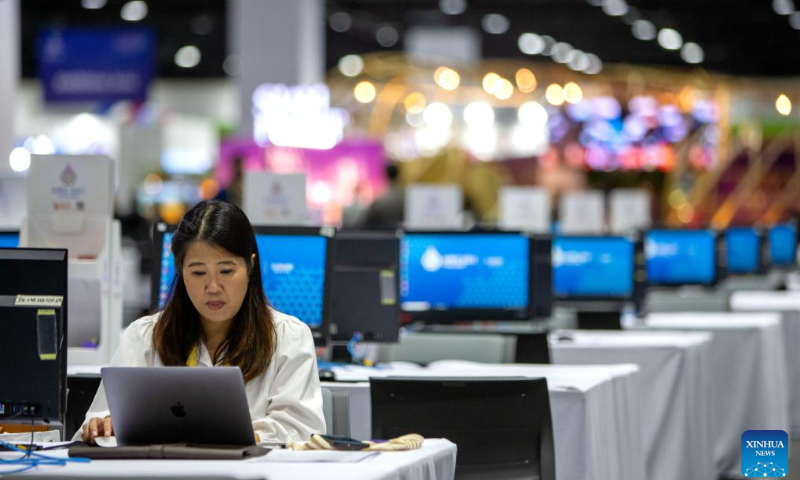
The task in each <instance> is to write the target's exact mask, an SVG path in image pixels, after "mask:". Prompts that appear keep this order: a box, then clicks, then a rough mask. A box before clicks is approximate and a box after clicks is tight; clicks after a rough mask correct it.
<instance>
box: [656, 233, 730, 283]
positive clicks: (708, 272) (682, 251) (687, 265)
mask: <svg viewBox="0 0 800 480" xmlns="http://www.w3.org/2000/svg"><path fill="white" fill-rule="evenodd" d="M715 252H716V245H715V238H714V234H713V233H712V232H710V231H706V230H674V231H673V230H651V231H650V232H648V233H647V238H646V240H645V255H646V257H647V278H648V280H649V282H650V283H653V284H665V285H682V284H711V283H713V282H714V278H715V276H716V266H717V261H716V255H715Z"/></svg>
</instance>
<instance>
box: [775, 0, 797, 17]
mask: <svg viewBox="0 0 800 480" xmlns="http://www.w3.org/2000/svg"><path fill="white" fill-rule="evenodd" d="M772 9H773V10H775V13H777V14H778V15H791V14H792V13H794V2H793V1H792V0H772Z"/></svg>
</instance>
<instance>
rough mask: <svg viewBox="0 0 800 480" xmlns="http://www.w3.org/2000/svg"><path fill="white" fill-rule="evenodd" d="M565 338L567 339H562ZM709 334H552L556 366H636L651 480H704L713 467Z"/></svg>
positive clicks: (579, 332) (646, 454) (643, 439)
mask: <svg viewBox="0 0 800 480" xmlns="http://www.w3.org/2000/svg"><path fill="white" fill-rule="evenodd" d="M566 338H569V339H566ZM710 342H711V335H709V334H706V333H695V334H683V333H667V332H632V331H625V332H607V331H566V332H556V333H554V334H552V335H551V346H550V354H551V357H552V359H553V362H554V363H557V364H565V363H569V364H590V363H600V364H606V363H635V364H637V365H639V367H640V369H641V371H640V373H639V375H638V376H637V377H636V378H637V380H638V392H639V393H638V400H639V409H640V412H641V424H640V427H641V439H642V447H643V448H642V450H643V453H644V456H645V457H646V459H647V477H648V478H649V479H650V480H678V479H680V480H684V479H697V480H707V479H710V478H715V477H716V472H715V471H714V463H713V449H712V444H713V442H712V436H711V435H712V431H713V426H712V425H711V423H710V422H711V419H712V416H711V413H710V407H711V403H710V395H709V392H708V385H709V382H710V380H709V371H708V362H709V346H710Z"/></svg>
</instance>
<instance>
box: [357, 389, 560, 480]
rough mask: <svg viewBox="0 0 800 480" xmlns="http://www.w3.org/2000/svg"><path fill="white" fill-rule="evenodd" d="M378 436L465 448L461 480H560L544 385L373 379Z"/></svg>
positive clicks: (458, 468) (459, 462)
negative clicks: (428, 440)
mask: <svg viewBox="0 0 800 480" xmlns="http://www.w3.org/2000/svg"><path fill="white" fill-rule="evenodd" d="M370 394H371V399H372V435H373V436H374V437H375V438H383V439H386V438H393V437H397V436H400V435H404V434H407V433H419V434H420V435H423V436H424V437H427V438H440V437H441V438H447V439H449V440H450V441H452V442H454V443H455V444H456V445H457V446H458V457H457V461H456V477H457V478H460V479H461V478H486V479H489V478H492V479H497V478H535V479H539V480H554V479H555V452H554V444H553V428H552V422H551V418H550V397H549V394H548V391H547V381H546V380H545V379H544V378H508V377H505V378H503V377H494V378H400V377H395V378H392V377H389V378H373V379H371V380H370Z"/></svg>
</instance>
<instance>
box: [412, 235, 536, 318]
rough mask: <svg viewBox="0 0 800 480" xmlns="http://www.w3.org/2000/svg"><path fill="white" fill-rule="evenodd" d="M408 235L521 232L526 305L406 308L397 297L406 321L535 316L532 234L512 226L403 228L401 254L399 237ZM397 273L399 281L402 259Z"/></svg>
mask: <svg viewBox="0 0 800 480" xmlns="http://www.w3.org/2000/svg"><path fill="white" fill-rule="evenodd" d="M408 235H448V236H456V235H503V236H521V237H523V238H525V239H526V240H527V241H528V305H527V307H526V308H525V309H524V310H523V309H518V310H504V309H494V308H453V309H442V310H439V309H431V310H424V311H419V310H411V311H409V310H405V309H404V308H403V302H402V299H401V300H400V309H401V311H402V312H403V315H404V317H405V318H407V319H408V320H409V321H420V322H423V323H435V324H449V323H455V322H464V321H480V320H508V321H527V320H531V319H533V318H535V316H536V305H535V303H534V302H535V300H536V299H535V282H534V280H535V279H534V278H533V277H534V275H533V268H532V265H533V260H534V255H535V251H534V242H533V236H532V235H530V234H528V233H526V232H520V231H514V230H502V231H501V230H483V229H481V230H472V231H460V230H407V231H404V232H403V233H402V235H401V237H400V241H401V245H400V256H401V258H402V255H403V250H402V249H403V246H402V241H403V239H404V238H405V237H406V236H408ZM398 273H399V275H400V281H401V282H402V260H401V261H400V264H399V265H398Z"/></svg>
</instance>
